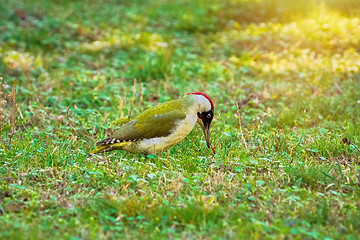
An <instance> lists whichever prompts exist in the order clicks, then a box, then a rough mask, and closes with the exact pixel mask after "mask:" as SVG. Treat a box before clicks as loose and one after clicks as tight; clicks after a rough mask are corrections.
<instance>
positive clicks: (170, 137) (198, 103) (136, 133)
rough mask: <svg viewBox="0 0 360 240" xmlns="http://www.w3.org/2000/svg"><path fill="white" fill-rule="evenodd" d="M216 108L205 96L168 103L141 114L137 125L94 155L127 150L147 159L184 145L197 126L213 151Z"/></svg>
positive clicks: (100, 144) (119, 133)
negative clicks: (143, 155)
mask: <svg viewBox="0 0 360 240" xmlns="http://www.w3.org/2000/svg"><path fill="white" fill-rule="evenodd" d="M213 116H214V104H213V102H212V101H211V99H210V98H209V97H208V96H206V95H205V94H203V93H201V92H194V93H187V94H186V95H185V96H184V97H182V98H179V99H177V100H173V101H169V102H165V103H162V104H159V105H157V106H155V107H152V108H150V109H148V110H146V111H145V112H143V113H141V114H140V115H139V116H138V117H137V118H135V119H134V120H133V121H131V122H129V123H127V124H125V125H124V126H122V127H120V128H119V129H118V130H117V131H115V132H114V133H113V134H112V135H111V136H110V137H109V138H106V139H104V140H102V141H100V142H98V143H97V145H98V147H97V148H96V149H94V150H93V151H92V152H91V153H90V154H95V153H101V152H108V151H112V150H125V151H128V152H131V153H136V152H137V153H141V154H145V155H149V154H156V153H159V152H163V151H165V150H167V149H169V148H170V147H172V146H174V145H175V144H177V143H179V142H180V141H182V140H183V139H184V138H185V137H186V136H187V135H188V134H189V133H190V132H191V130H192V129H193V128H194V126H195V123H196V122H197V123H198V124H199V125H200V126H201V128H202V129H203V132H204V135H205V140H206V145H207V147H208V148H210V124H211V121H212V119H213Z"/></svg>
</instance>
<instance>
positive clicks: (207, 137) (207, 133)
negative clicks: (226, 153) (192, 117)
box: [197, 119, 210, 148]
mask: <svg viewBox="0 0 360 240" xmlns="http://www.w3.org/2000/svg"><path fill="white" fill-rule="evenodd" d="M197 122H198V124H199V125H200V126H201V128H202V130H203V132H204V136H205V141H206V146H207V147H208V148H210V124H206V123H205V124H204V122H203V121H202V120H201V119H197Z"/></svg>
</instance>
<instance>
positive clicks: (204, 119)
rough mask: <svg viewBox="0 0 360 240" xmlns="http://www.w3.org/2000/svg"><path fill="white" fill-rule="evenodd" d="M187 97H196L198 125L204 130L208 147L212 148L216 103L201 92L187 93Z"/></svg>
mask: <svg viewBox="0 0 360 240" xmlns="http://www.w3.org/2000/svg"><path fill="white" fill-rule="evenodd" d="M186 95H195V101H196V104H198V106H197V107H198V108H197V111H198V112H197V117H198V118H197V123H198V124H199V125H200V126H201V128H202V129H203V131H204V136H205V140H206V145H207V147H208V148H210V124H211V122H212V120H213V117H214V103H213V102H212V101H211V99H210V98H209V97H208V96H206V95H205V94H204V93H201V92H193V93H187V94H186Z"/></svg>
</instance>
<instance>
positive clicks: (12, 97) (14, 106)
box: [10, 79, 17, 142]
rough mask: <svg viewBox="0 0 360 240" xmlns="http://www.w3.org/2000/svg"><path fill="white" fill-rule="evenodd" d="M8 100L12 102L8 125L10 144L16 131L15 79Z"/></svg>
mask: <svg viewBox="0 0 360 240" xmlns="http://www.w3.org/2000/svg"><path fill="white" fill-rule="evenodd" d="M10 99H11V100H12V102H13V108H12V113H11V117H10V125H11V134H10V142H11V139H12V137H13V136H14V134H15V129H16V126H15V124H16V110H17V106H16V79H14V83H13V86H12V91H11V93H10Z"/></svg>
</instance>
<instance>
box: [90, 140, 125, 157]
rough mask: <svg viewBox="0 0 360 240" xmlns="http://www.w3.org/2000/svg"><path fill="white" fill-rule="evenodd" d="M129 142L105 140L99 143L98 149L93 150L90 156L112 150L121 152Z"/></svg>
mask: <svg viewBox="0 0 360 240" xmlns="http://www.w3.org/2000/svg"><path fill="white" fill-rule="evenodd" d="M125 144H127V142H117V141H115V140H113V139H111V138H107V139H104V140H102V141H100V142H98V143H97V145H98V147H97V148H95V149H94V150H92V151H91V152H90V153H89V154H90V155H91V154H96V153H103V152H109V151H112V150H121V149H123V146H124V145H125Z"/></svg>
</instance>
